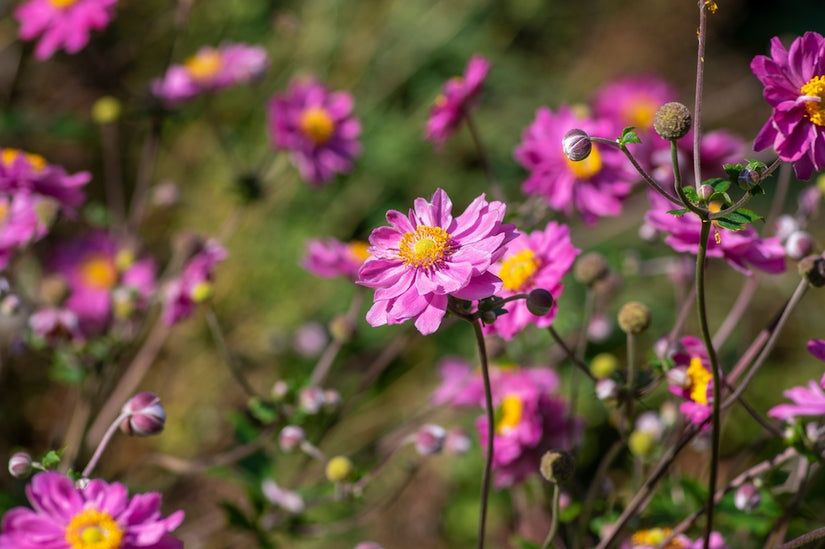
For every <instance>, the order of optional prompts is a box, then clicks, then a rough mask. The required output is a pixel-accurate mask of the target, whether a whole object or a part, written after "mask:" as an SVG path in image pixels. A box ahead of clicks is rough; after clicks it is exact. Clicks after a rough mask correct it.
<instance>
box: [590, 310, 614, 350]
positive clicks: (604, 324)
mask: <svg viewBox="0 0 825 549" xmlns="http://www.w3.org/2000/svg"><path fill="white" fill-rule="evenodd" d="M612 331H613V321H612V320H610V318H608V317H607V315H604V314H601V313H596V314H594V315H593V316H592V317H591V318H590V323H589V324H588V325H587V339H589V340H590V341H592V342H594V343H603V342H605V341H607V338H609V337H610V333H611V332H612Z"/></svg>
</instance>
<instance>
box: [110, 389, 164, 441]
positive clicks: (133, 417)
mask: <svg viewBox="0 0 825 549" xmlns="http://www.w3.org/2000/svg"><path fill="white" fill-rule="evenodd" d="M122 412H123V413H126V414H129V417H127V418H126V419H125V420H123V423H121V424H120V429H121V430H122V431H123V432H124V433H127V434H129V435H132V436H135V437H146V436H150V435H156V434H158V433H160V432H161V431H163V425H164V423H166V411H165V410H164V409H163V406H161V404H160V398H159V397H158V396H157V395H156V394H155V393H150V392H149V391H143V392H141V393H138V394H136V395H135V396H133V397H132V398H130V399H129V401H128V402H127V403H126V404H124V406H123V409H122Z"/></svg>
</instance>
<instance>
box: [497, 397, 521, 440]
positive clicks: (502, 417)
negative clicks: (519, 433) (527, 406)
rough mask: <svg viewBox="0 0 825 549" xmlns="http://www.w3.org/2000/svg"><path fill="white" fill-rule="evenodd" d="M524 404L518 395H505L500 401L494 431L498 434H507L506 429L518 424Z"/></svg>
mask: <svg viewBox="0 0 825 549" xmlns="http://www.w3.org/2000/svg"><path fill="white" fill-rule="evenodd" d="M523 408H524V406H523V404H522V402H521V399H520V398H519V397H518V395H507V396H506V397H504V400H502V401H501V408H500V409H499V420H498V423H496V432H497V433H498V434H500V435H503V434H507V432H508V431H510V430H511V429H514V428H515V427H516V426H518V424H519V422H520V421H521V413H522V410H523Z"/></svg>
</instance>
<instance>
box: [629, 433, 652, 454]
mask: <svg viewBox="0 0 825 549" xmlns="http://www.w3.org/2000/svg"><path fill="white" fill-rule="evenodd" d="M653 442H654V440H653V435H652V434H650V433H648V432H646V431H633V432H632V433H630V436H629V437H627V447H628V448H629V449H630V452H631V453H632V454H633V455H634V456H639V457H645V456H648V455H650V452H651V451H652V450H653Z"/></svg>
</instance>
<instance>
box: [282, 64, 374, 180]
mask: <svg viewBox="0 0 825 549" xmlns="http://www.w3.org/2000/svg"><path fill="white" fill-rule="evenodd" d="M352 110H353V99H352V96H351V95H350V94H348V93H346V92H340V91H338V92H330V91H329V90H327V89H326V88H325V87H324V86H323V85H322V84H320V83H318V82H316V81H314V80H309V81H297V80H296V81H293V82H292V83H291V84H290V86H289V90H287V92H286V93H285V94H282V95H275V96H273V97H272V98H271V99H270V100H269V105H268V107H267V112H268V118H269V131H270V137H271V139H272V144H273V146H274V147H275V148H276V149H286V150H288V151H290V155H291V158H292V163H293V164H295V166H296V167H297V168H298V171H299V172H300V173H301V177H303V178H304V179H305V180H307V181H308V182H309V183H310V184H311V185H313V186H314V187H320V186H322V185H323V184H324V183H327V182H328V181H329V180H330V179H332V178H333V177H334V176H335V174H338V173H349V172H350V171H352V167H353V159H354V158H355V157H356V156H358V155H360V154H361V143H360V142H359V141H358V137H359V136H360V135H361V123H360V122H359V121H358V119H356V118H355V117H354V116H353V113H352Z"/></svg>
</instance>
